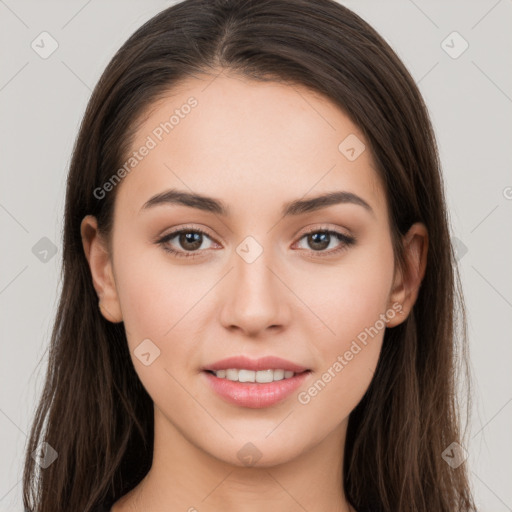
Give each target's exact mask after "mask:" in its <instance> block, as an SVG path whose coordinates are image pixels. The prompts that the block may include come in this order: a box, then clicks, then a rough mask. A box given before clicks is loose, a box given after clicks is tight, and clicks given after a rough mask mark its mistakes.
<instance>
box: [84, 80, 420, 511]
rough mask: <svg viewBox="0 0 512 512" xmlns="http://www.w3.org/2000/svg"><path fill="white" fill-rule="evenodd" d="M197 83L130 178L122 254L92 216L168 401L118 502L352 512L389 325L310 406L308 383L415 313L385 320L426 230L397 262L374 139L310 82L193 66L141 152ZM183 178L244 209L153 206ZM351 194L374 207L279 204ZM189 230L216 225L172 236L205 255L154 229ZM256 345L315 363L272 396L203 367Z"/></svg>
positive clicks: (97, 280) (112, 287)
mask: <svg viewBox="0 0 512 512" xmlns="http://www.w3.org/2000/svg"><path fill="white" fill-rule="evenodd" d="M206 86H207V87H206ZM190 96H194V97H195V98H196V99H197V101H198V105H197V107H195V109H193V110H192V111H191V112H190V114H189V115H188V116H186V117H185V118H184V119H181V120H180V123H179V124H178V125H177V126H175V128H174V129H173V131H172V132H170V133H169V134H168V135H165V136H164V138H163V139H162V141H161V142H159V143H158V145H157V146H156V147H155V148H154V149H152V150H151V151H150V152H149V154H148V155H147V156H146V157H145V158H144V159H143V160H142V161H141V162H140V163H138V165H137V166H136V168H135V169H134V170H132V172H130V173H129V174H128V175H126V177H124V178H123V180H122V182H121V183H120V184H119V185H118V186H117V190H116V192H115V193H116V194H117V195H116V202H115V210H114V227H113V235H112V251H111V252H109V251H108V249H107V245H106V243H105V240H104V238H103V237H102V236H101V235H100V234H99V233H98V230H97V224H96V219H95V218H94V217H92V216H87V217H85V218H84V219H83V221H82V226H81V232H82V239H83V244H84V251H85V254H86V257H87V259H88V262H89V265H90V268H91V273H92V277H93V283H94V287H95V289H96V291H97V293H98V296H99V298H100V299H101V311H102V314H103V315H104V316H105V318H107V319H108V320H109V321H111V322H120V321H123V322H124V325H125V328H126V332H127V339H128V344H129V349H130V353H131V355H132V360H133V364H134V366H135V369H136V371H137V373H138V376H139V378H140V380H141V381H142V383H143V385H144V386H145V388H146V390H147V391H148V393H149V394H150V396H151V398H152V399H153V402H154V405H155V407H154V411H155V412H154V414H155V445H154V456H153V466H152V468H151V470H150V472H149V473H148V475H147V476H146V477H145V478H144V479H143V481H142V482H141V483H140V484H139V485H138V486H137V487H135V489H133V490H132V491H131V492H130V493H128V494H127V495H125V496H124V497H123V498H121V499H120V500H119V501H118V502H117V503H116V504H115V505H114V507H113V509H112V510H113V512H127V511H132V512H133V511H149V512H153V511H154V512H156V511H163V510H166V511H189V512H193V511H194V510H197V511H199V512H210V511H217V510H221V509H222V510H224V511H226V512H231V511H233V512H234V511H236V512H253V511H261V510H264V509H267V510H279V511H282V512H288V511H289V512H292V511H296V510H298V509H301V510H302V509H304V510H308V511H309V512H316V511H318V512H320V511H322V512H331V511H332V512H334V511H337V512H347V511H352V510H353V509H352V508H351V507H350V506H349V504H348V502H347V500H346V498H345V495H344V492H343V489H342V485H341V482H342V479H343V473H342V461H343V454H344V442H345V434H346V429H347V424H348V417H349V414H350V412H351V411H352V410H353V409H354V408H355V406H356V405H357V404H358V402H359V401H360V400H361V398H362V397H363V395H364V393H365V391H366V390H367V388H368V386H369V384H370V382H371V379H372V377H373V373H374V371H375V368H376V365H377V362H378V358H379V353H380V349H381V346H382V340H383V336H384V331H385V328H383V329H380V330H379V332H378V334H377V335H374V337H373V338H369V341H368V343H367V345H366V346H364V348H363V349H362V350H361V351H360V352H358V353H357V355H356V356H354V357H353V359H352V360H351V361H349V362H348V364H347V365H346V366H345V367H344V368H343V370H342V371H341V372H338V373H337V374H336V376H335V378H332V379H331V381H330V382H329V383H328V384H327V385H326V386H325V387H324V388H323V389H322V390H321V392H319V393H318V394H317V395H316V396H314V397H313V398H312V399H311V400H310V402H309V403H307V404H301V403H300V402H299V401H298V399H297V395H298V393H299V392H301V391H304V390H306V391H307V390H308V389H309V388H310V387H311V386H312V384H313V383H314V382H316V381H317V380H318V379H319V378H320V377H321V376H322V374H323V373H324V372H326V371H327V370H328V368H329V367H331V368H332V366H333V363H334V362H335V361H336V360H337V357H338V355H340V354H341V355H343V354H344V353H345V352H346V351H347V350H349V348H350V346H351V343H352V342H353V340H355V339H356V337H357V336H358V334H360V333H361V332H362V331H363V330H364V329H365V328H368V327H370V326H374V325H375V324H376V321H377V320H378V319H379V315H381V314H386V311H388V310H390V308H392V307H393V304H395V307H397V305H398V307H399V308H400V307H401V310H402V314H396V315H394V318H392V319H389V316H390V315H389V314H388V315H387V317H386V318H388V322H387V328H392V327H394V326H396V325H398V324H399V323H401V322H403V321H404V320H405V319H406V318H407V316H408V314H409V312H410V310H411V308H412V306H413V304H414V302H415V300H416V297H417V293H418V288H419V285H420V283H421V280H422V278H423V276H424V271H425V265H426V254H427V240H428V238H427V232H426V229H425V226H424V225H423V224H419V223H418V224H414V225H413V226H412V227H411V229H410V231H409V232H408V233H407V234H406V235H405V236H404V244H405V249H406V255H407V267H406V268H405V269H403V271H402V272H401V271H399V270H398V268H395V265H394V255H393V250H392V244H391V234H390V225H389V218H388V204H387V200H386V195H385V191H384V189H383V187H382V183H381V182H380V179H379V177H378V175H377V173H376V171H375V168H374V163H373V160H372V156H371V151H370V147H369V144H368V143H367V141H366V140H365V138H364V136H363V135H362V133H361V131H360V130H359V128H358V127H357V126H355V125H354V124H353V123H352V122H351V121H350V119H349V118H348V117H347V116H346V115H345V114H344V113H343V111H341V110H340V109H339V108H337V107H336V106H335V105H334V104H333V103H331V102H330V101H329V100H327V99H326V98H324V97H322V96H319V95H318V94H316V93H314V92H312V91H310V90H308V89H306V88H303V87H297V86H293V87H291V86H289V85H284V84H279V83H275V82H272V83H260V82H254V81H251V80H249V79H246V78H241V77H239V76H235V75H230V74H228V73H227V72H226V71H224V72H223V73H222V74H221V75H219V76H218V77H217V78H216V79H215V80H212V77H211V76H208V77H203V76H199V77H195V78H189V79H187V81H186V82H183V83H182V84H180V86H178V87H175V88H173V89H172V91H169V94H168V95H166V97H165V98H163V99H160V100H159V101H158V102H157V103H155V104H153V105H152V106H151V108H149V109H148V110H147V112H146V116H145V118H144V119H143V120H142V122H141V123H140V124H139V125H138V130H137V133H136V136H135V139H134V141H133V144H132V149H133V150H136V149H137V148H139V147H140V146H141V145H142V144H144V141H145V140H146V138H147V136H148V135H150V134H151V133H152V131H153V130H154V129H155V127H156V126H158V125H159V123H161V122H162V121H164V120H166V119H168V118H169V115H170V114H169V113H170V112H171V113H172V111H174V110H175V109H176V108H179V107H180V106H181V105H183V104H185V103H186V101H187V99H188V98H189V97H190ZM349 134H355V135H356V136H357V137H358V138H359V139H360V140H361V141H363V142H364V143H365V145H366V150H365V151H363V152H362V153H361V155H360V156H359V157H358V158H357V159H356V160H354V161H349V160H348V159H347V158H346V157H345V156H344V155H343V154H342V153H341V152H340V151H339V150H338V145H339V144H340V142H341V141H342V140H343V139H345V137H347V136H348V135H349ZM170 188H176V189H180V190H185V191H188V192H190V191H193V192H196V193H200V194H205V195H208V196H212V197H215V198H218V199H221V200H222V201H224V203H225V204H226V205H227V206H228V207H229V208H230V210H231V216H230V217H226V218H224V217H222V216H220V215H217V214H213V213H211V212H205V211H200V210H198V209H195V208H191V207H188V206H182V205H170V204H168V205H159V206H155V207H153V208H149V209H147V210H144V211H142V212H141V211H140V210H141V208H142V205H143V204H144V203H145V202H146V201H147V200H148V199H149V198H150V197H151V196H153V195H154V194H157V193H159V192H162V191H165V190H167V189H170ZM340 190H343V191H349V192H352V193H354V194H357V195H358V196H360V197H361V198H363V199H364V200H365V201H366V202H367V203H368V204H369V205H370V206H371V208H372V210H373V213H370V212H369V211H367V210H366V209H365V208H363V207H361V206H360V205H357V204H350V203H345V204H336V205H332V206H329V207H327V208H324V209H320V210H317V211H314V212H309V213H305V214H302V215H298V216H290V217H286V218H282V216H281V208H282V205H283V204H285V203H286V202H289V201H292V200H295V199H308V198H311V197H313V196H316V195H319V194H321V193H324V192H333V191H340ZM110 193H113V192H110ZM183 226H186V227H187V228H191V229H192V228H200V229H203V230H205V231H206V232H207V233H208V236H203V238H202V240H203V242H202V244H201V245H200V246H199V244H198V245H197V246H199V247H200V248H199V249H194V248H192V249H191V248H190V247H191V243H190V242H188V245H187V241H186V240H185V241H184V240H183V238H182V240H181V243H180V238H179V236H176V237H175V238H174V239H173V240H172V241H168V242H167V245H168V246H171V247H173V248H174V249H176V250H181V251H182V252H185V253H186V252H187V249H188V251H189V253H190V252H191V251H192V252H193V251H194V250H195V252H196V253H200V256H199V257H197V258H195V259H191V258H190V259H185V258H177V257H175V256H173V255H171V254H168V253H167V252H165V250H164V249H163V246H162V245H159V244H158V243H156V242H155V240H156V239H157V237H159V236H163V235H165V234H168V233H170V232H171V231H172V230H174V229H180V228H181V227H183ZM309 228H318V229H317V231H316V232H318V231H322V229H324V230H325V229H332V230H336V231H338V232H341V233H343V234H348V235H350V236H354V237H355V238H356V243H355V244H354V245H351V246H346V247H345V249H344V250H343V251H341V252H339V253H337V254H332V255H329V254H328V253H329V252H330V251H331V252H332V251H333V250H335V249H337V248H339V247H340V246H343V242H340V241H339V240H338V239H337V238H336V237H334V236H331V238H330V242H329V244H328V246H327V244H325V246H323V248H322V247H320V249H319V248H318V247H319V244H318V242H317V245H315V243H314V241H311V240H310V241H309V242H308V237H307V236H305V233H306V232H307V230H308V229H309ZM247 236H252V237H253V238H254V239H255V240H256V241H257V242H258V243H259V244H260V246H261V248H262V249H263V252H262V254H261V255H260V256H259V258H257V259H256V260H255V261H254V262H252V263H248V262H247V261H245V260H244V259H243V258H242V257H240V256H239V254H238V253H237V252H236V249H237V247H238V246H239V244H240V243H241V242H242V241H243V240H244V239H245V238H246V237H247ZM197 246H196V247H197ZM395 311H396V310H395ZM147 338H149V339H150V340H152V342H153V343H154V344H155V345H156V346H158V348H159V349H160V351H161V353H160V356H159V357H158V358H156V359H155V360H154V362H153V363H152V364H151V365H149V366H145V365H144V364H142V363H141V361H140V360H139V359H138V358H137V357H136V356H135V355H134V350H135V349H136V347H137V346H138V345H139V344H140V343H141V342H142V340H144V339H147ZM240 354H245V355H248V356H249V357H251V358H258V357H261V356H264V355H277V356H280V357H283V358H285V359H288V360H291V361H293V362H295V363H299V364H302V365H303V366H305V367H307V368H309V369H311V370H312V372H311V374H310V375H309V376H308V377H307V379H306V381H305V383H304V384H303V385H302V386H301V388H300V389H299V390H298V391H297V392H294V393H292V394H291V395H290V396H289V397H288V398H286V399H285V400H284V401H282V402H280V403H278V404H276V405H274V406H272V407H268V408H263V409H251V408H246V407H241V406H238V405H231V404H229V403H227V402H225V401H224V400H223V399H222V398H221V397H219V396H218V395H217V394H215V393H214V392H213V391H212V390H211V389H210V388H209V386H207V385H205V379H204V378H203V377H204V375H202V374H201V370H200V369H201V367H203V366H204V365H206V364H208V363H213V362H215V361H217V360H219V359H223V358H225V357H228V356H231V355H240ZM248 442H251V443H252V444H253V445H255V446H256V447H257V449H258V450H259V452H260V453H261V458H260V459H259V460H258V461H257V462H256V463H255V464H254V465H253V466H247V465H245V464H244V463H242V462H241V460H240V459H239V458H238V457H237V453H238V452H239V450H241V449H242V448H243V447H244V446H245V445H246V444H247V443H248ZM301 507H303V508H301Z"/></svg>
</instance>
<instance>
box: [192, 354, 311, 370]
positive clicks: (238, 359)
mask: <svg viewBox="0 0 512 512" xmlns="http://www.w3.org/2000/svg"><path fill="white" fill-rule="evenodd" d="M228 368H238V369H246V370H254V371H258V370H268V369H282V370H289V371H292V372H294V373H302V372H303V371H306V370H307V369H308V368H306V367H304V366H301V365H299V364H295V363H292V362H291V361H287V360H286V359H282V358H280V357H276V356H266V357H261V358H260V359H250V358H248V357H246V356H233V357H228V358H226V359H221V360H220V361H217V362H215V363H212V364H209V365H207V366H204V367H203V368H202V369H203V370H227V369H228Z"/></svg>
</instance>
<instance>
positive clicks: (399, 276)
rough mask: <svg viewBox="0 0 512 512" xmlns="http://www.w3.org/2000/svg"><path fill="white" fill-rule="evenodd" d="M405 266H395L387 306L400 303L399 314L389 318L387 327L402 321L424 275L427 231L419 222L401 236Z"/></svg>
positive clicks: (410, 307)
mask: <svg viewBox="0 0 512 512" xmlns="http://www.w3.org/2000/svg"><path fill="white" fill-rule="evenodd" d="M403 250H404V260H405V268H403V269H400V268H397V271H396V274H395V280H394V283H393V288H392V291H391V294H390V298H389V306H390V307H391V306H393V305H395V307H397V306H396V305H397V304H400V306H401V309H400V313H402V314H400V315H397V316H395V318H394V319H393V320H390V322H389V323H388V327H395V326H396V325H398V324H400V323H402V322H403V321H404V320H405V319H406V318H407V316H408V315H409V313H410V311H411V309H412V308H413V306H414V303H415V302H416V299H417V297H418V293H419V290H420V286H421V282H422V280H423V277H424V276H425V269H426V266H427V253H428V232H427V228H426V227H425V225H424V224H423V223H421V222H417V223H415V224H413V225H412V226H411V227H410V229H409V231H408V232H407V233H406V234H405V235H404V238H403Z"/></svg>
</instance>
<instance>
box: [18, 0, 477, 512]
mask: <svg viewBox="0 0 512 512" xmlns="http://www.w3.org/2000/svg"><path fill="white" fill-rule="evenodd" d="M63 257H64V266H63V276H64V280H63V288H62V296H61V301H60V305H59V311H58V315H57V319H56V322H55V327H54V331H53V336H52V346H51V357H50V363H49V373H48V377H47V382H46V387H45V390H44V394H43V397H42V399H41V403H40V405H39V408H38V410H37V414H36V418H35V422H34V425H33V428H32V432H31V438H30V443H29V446H28V451H27V458H26V467H25V473H24V503H25V507H26V508H27V509H29V510H33V511H34V512H50V511H51V512H60V511H69V510H81V511H84V512H89V511H91V510H110V509H111V510H112V511H113V512H126V511H148V512H152V511H160V510H189V511H195V510H198V511H216V510H220V509H221V508H222V510H237V511H253V510H261V509H264V508H266V509H269V510H280V511H285V510H286V511H288V510H290V511H292V510H299V509H300V510H308V511H311V512H313V511H323V512H326V511H327V512H330V511H337V512H340V511H343V512H348V511H351V512H353V511H357V512H362V511H376V510H382V511H386V512H391V511H392V512H405V511H413V510H414V511H422V512H423V511H425V512H426V511H429V512H430V511H432V510H435V511H439V512H443V511H446V512H448V511H453V510H461V511H462V510H464V511H470V510H475V507H474V503H473V500H472V497H471V492H470V488H469V484H468V478H467V471H466V468H465V464H464V463H463V460H462V459H461V457H460V453H459V452H458V451H457V449H458V448H461V446H460V444H459V443H462V442H463V441H462V438H461V433H460V422H459V413H458V410H457V408H456V402H455V401H454V400H455V399H454V396H455V394H454V390H455V385H456V382H455V381H454V380H453V375H454V370H455V369H456V368H457V365H458V364H459V361H457V359H456V358H455V353H456V346H455V335H456V332H455V331H456V327H457V325H458V324H457V323H456V313H457V305H459V306H460V308H461V311H460V312H461V315H462V320H463V319H464V310H463V302H462V297H459V299H460V302H457V301H456V299H457V297H458V296H459V295H460V292H459V295H458V288H457V284H458V282H459V281H458V275H457V270H456V266H455V259H454V256H453V253H452V249H451V244H450V237H449V226H448V221H447V213H446V205H445V199H444V194H443V187H442V179H441V170H440V164H439V159H438V154H437V148H436V142H435V137H434V133H433V129H432V126H431V122H430V119H429V116H428V112H427V109H426V107H425V105H424V102H423V100H422V97H421V95H420V93H419V91H418V89H417V87H416V85H415V83H414V81H413V79H412V78H411V76H410V75H409V73H408V72H407V70H406V69H405V67H404V65H403V64H402V63H401V61H400V60H399V59H398V57H397V56H396V54H395V53H394V52H393V50H392V49H391V48H390V47H389V46H388V44H387V43H386V42H385V41H384V40H383V39H382V37H380V36H379V35H378V34H377V33H376V32H375V30H373V29H372V28H371V27H370V26H369V25H368V24H367V23H366V22H364V21H363V20H362V19H361V18H360V17H358V16H357V15H356V14H354V13H353V12H351V11H350V10H348V9H347V8H345V7H343V6H341V5H340V4H338V3H336V2H334V1H331V0H314V1H305V0H293V1H292V0H258V1H256V0H237V1H236V0H224V1H222V0H216V1H205V0H186V1H184V2H181V3H179V4H176V5H174V6H172V7H170V8H168V9H166V10H164V11H162V12H161V13H160V14H158V15H157V16H155V17H154V18H153V19H151V20H149V21H148V22H147V23H146V24H145V25H144V26H143V27H141V28H140V29H139V30H137V32H136V33H135V34H133V35H132V36H131V37H130V39H129V40H128V41H127V42H126V43H125V44H124V45H123V47H122V48H121V49H120V50H119V52H118V53H117V54H116V55H115V56H114V58H113V59H112V61H111V62H110V64H109V65H108V67H107V69H106V70H105V72H104V74H103V76H102V77H101V79H100V81H99V83H98V85H97V86H96V89H95V90H94V92H93V95H92V97H91V99H90V102H89V105H88V108H87V111H86V113H85V116H84V120H83V123H82V125H81V128H80V133H79V135H78V139H77V142H76V146H75V149H74V153H73V159H72V162H71V168H70V172H69V177H68V186H67V197H66V211H65V226H64V241H63ZM461 326H462V329H461V334H459V335H458V336H457V337H458V338H459V339H460V340H462V343H464V339H465V338H464V334H465V330H464V322H462V324H461ZM464 347H465V345H464V344H463V348H464ZM463 355H464V353H463ZM462 363H464V364H465V363H466V359H463V360H462ZM63 418H65V421H63ZM43 441H44V442H46V443H47V445H45V446H49V447H50V448H51V449H53V450H55V451H56V453H58V457H57V458H56V459H55V460H54V461H53V462H52V463H51V464H45V465H41V464H39V465H38V463H37V457H32V454H33V452H34V450H36V449H38V447H40V446H41V442H43ZM446 450H449V453H450V454H451V455H450V456H451V457H452V460H449V458H448V457H447V456H446ZM454 450H455V451H454ZM461 453H462V452H461ZM455 459H459V460H457V463H454V462H453V461H454V460H455ZM45 460H46V459H45ZM449 462H450V463H449ZM44 466H46V467H44Z"/></svg>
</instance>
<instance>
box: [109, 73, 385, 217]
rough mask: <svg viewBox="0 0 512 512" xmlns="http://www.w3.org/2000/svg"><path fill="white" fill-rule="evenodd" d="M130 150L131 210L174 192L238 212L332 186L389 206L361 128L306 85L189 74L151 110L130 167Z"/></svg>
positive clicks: (125, 188)
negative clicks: (214, 201)
mask: <svg viewBox="0 0 512 512" xmlns="http://www.w3.org/2000/svg"><path fill="white" fill-rule="evenodd" d="M144 147H146V148H149V149H147V150H142V151H140V150H141V148H144ZM133 152H136V153H138V154H137V157H136V158H137V161H136V162H133V161H132V162H131V163H133V164H135V165H133V167H132V166H131V165H128V166H125V167H126V168H127V169H129V172H128V173H126V175H125V177H124V178H123V180H122V183H121V185H119V187H118V190H117V194H118V199H117V200H116V203H118V202H119V203H120V207H122V206H123V205H125V206H126V207H128V208H129V209H130V210H131V211H132V213H134V214H135V211H136V210H138V209H140V207H141V206H142V205H143V203H144V202H145V201H146V200H147V199H148V198H149V197H150V196H152V195H154V194H156V193H159V192H162V191H165V190H167V189H170V188H178V189H181V190H186V191H189V192H191V191H193V192H197V193H201V194H205V195H208V196H212V197H219V198H222V199H223V201H224V202H225V203H226V204H228V205H231V204H233V210H234V211H235V213H241V212H239V211H237V209H240V208H244V210H246V209H247V208H248V207H249V206H250V207H251V208H252V209H253V213H256V212H257V211H260V210H259V209H261V211H260V213H261V212H263V211H267V210H268V209H270V208H272V205H275V207H277V206H281V204H282V203H284V202H287V201H290V200H293V199H297V198H301V197H304V198H307V197H308V196H313V195H318V194H320V193H323V192H330V191H334V190H336V191H338V190H345V191H348V192H352V193H356V194H358V195H360V196H363V197H364V199H365V200H366V201H367V202H369V203H370V204H371V205H372V208H373V209H374V210H376V211H377V212H379V211H380V214H382V212H384V211H385V210H386V200H385V197H384V191H383V188H382V186H381V182H380V179H379V177H378V175H377V172H376V170H375V168H374V163H373V159H372V156H371V151H370V147H369V145H368V142H367V141H366V140H365V137H364V135H363V134H362V132H361V130H360V129H359V128H358V127H357V126H356V125H355V124H354V123H353V122H352V121H351V120H350V118H349V117H348V116H347V115H346V114H345V113H344V112H343V111H342V110H341V109H340V108H338V107H337V106H336V105H335V104H334V103H333V102H331V101H330V100H329V99H327V98H325V97H324V96H322V95H320V94H318V93H316V92H314V91H311V90H310V89H308V88H305V87H303V86H297V85H288V84H283V83H277V82H256V81H253V80H250V79H247V78H243V77H239V76H233V75H226V74H225V73H221V74H220V75H218V76H210V75H201V76H197V77H194V78H192V77H191V78H188V79H186V80H184V81H182V82H180V83H179V84H178V85H177V86H176V87H173V88H172V89H170V90H169V91H168V92H167V93H166V94H165V95H163V96H162V97H161V98H160V99H159V100H158V101H156V102H154V103H153V104H152V105H150V106H149V108H148V109H146V111H145V113H144V115H143V116H142V117H141V120H140V121H139V122H138V125H137V129H136V133H135V136H134V139H133V141H132V145H131V150H130V154H129V155H127V156H126V161H125V162H123V164H126V163H127V162H128V159H130V157H131V160H133V158H135V157H134V156H133ZM142 152H143V153H144V154H145V155H144V156H141V153H142ZM354 157H355V158H354ZM276 202H277V203H279V204H278V205H277V204H275V203H276ZM116 208H117V207H116ZM230 209H231V208H230Z"/></svg>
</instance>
